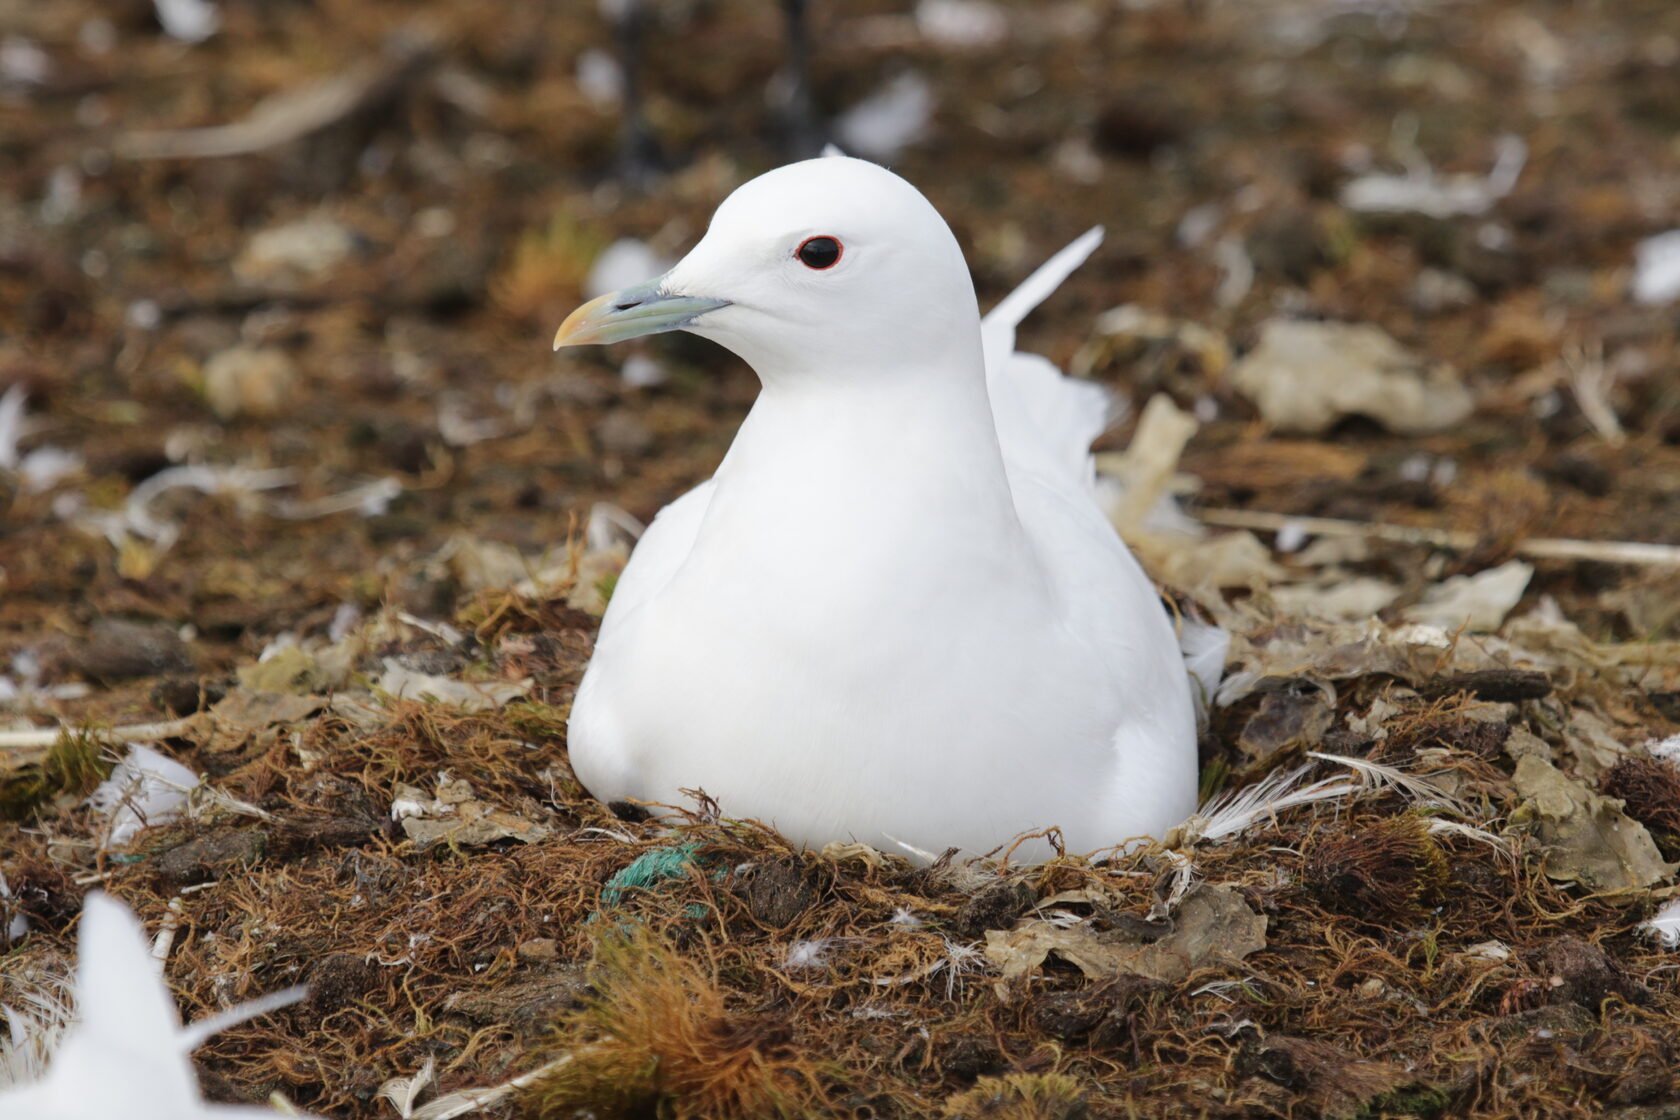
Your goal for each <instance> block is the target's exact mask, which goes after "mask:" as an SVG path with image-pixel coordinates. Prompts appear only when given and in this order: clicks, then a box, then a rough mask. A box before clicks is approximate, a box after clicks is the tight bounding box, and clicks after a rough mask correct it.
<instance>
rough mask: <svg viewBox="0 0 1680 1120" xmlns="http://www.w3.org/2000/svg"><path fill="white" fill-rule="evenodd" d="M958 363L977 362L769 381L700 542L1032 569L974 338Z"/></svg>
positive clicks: (841, 557) (769, 557)
mask: <svg viewBox="0 0 1680 1120" xmlns="http://www.w3.org/2000/svg"><path fill="white" fill-rule="evenodd" d="M961 358H962V360H963V364H964V365H967V366H968V367H969V368H962V366H961V365H957V364H955V363H953V365H952V366H951V367H950V368H944V369H930V368H928V367H926V366H922V367H919V368H916V369H913V370H911V369H905V370H896V371H894V370H883V369H881V368H880V367H875V368H874V369H871V370H869V371H868V372H867V373H863V374H859V373H857V372H856V371H855V370H854V371H853V372H852V373H851V374H850V375H849V376H848V374H847V371H845V370H833V371H817V370H812V371H809V374H808V375H806V376H798V375H783V376H779V377H773V378H762V380H763V381H764V390H763V392H762V393H761V394H760V395H759V398H758V400H757V402H755V404H754V405H753V409H752V412H751V413H750V414H749V415H748V417H747V419H746V421H745V422H744V423H743V424H742V426H741V430H740V432H739V433H738V434H737V436H736V438H735V442H734V443H733V444H732V445H731V447H730V449H729V454H728V455H727V456H726V457H725V459H724V461H723V463H722V465H721V466H720V467H719V468H718V471H717V475H716V479H717V488H716V491H715V493H714V495H713V497H712V500H711V504H710V507H709V509H708V511H707V515H706V519H705V522H704V524H703V525H702V528H701V532H700V537H699V540H698V541H697V546H698V547H699V548H700V549H701V550H706V549H707V548H708V547H709V546H711V545H714V544H715V546H716V548H717V551H718V552H720V553H722V552H725V551H729V552H735V553H736V554H737V558H739V555H740V552H741V550H743V549H747V550H749V551H750V550H751V548H761V549H762V550H763V551H764V554H765V558H766V561H767V563H777V562H786V563H798V562H800V560H801V558H802V557H803V556H805V555H808V554H819V555H825V556H830V557H833V558H834V562H835V563H836V564H840V565H843V564H844V562H845V558H846V557H853V558H857V557H858V556H859V555H860V554H861V553H869V552H870V550H871V549H874V550H882V549H889V550H894V551H896V552H897V553H898V554H900V555H901V556H903V557H905V558H908V557H911V556H919V557H925V558H928V559H931V560H934V561H937V562H940V563H951V564H957V565H968V564H970V563H977V562H983V563H986V564H988V565H989V564H994V563H1008V564H1016V565H1021V564H1030V556H1029V550H1028V549H1027V546H1026V541H1025V534H1024V533H1023V531H1022V528H1021V524H1020V521H1019V519H1018V517H1017V516H1016V512H1015V505H1014V501H1013V498H1012V496H1011V493H1010V487H1009V479H1008V476H1007V474H1006V473H1005V470H1004V464H1003V455H1002V452H1001V450H1000V448H999V445H998V437H997V429H996V426H995V424H994V422H993V419H992V412H991V404H990V401H989V399H988V398H987V394H986V382H985V376H984V373H983V372H982V367H981V364H980V356H979V349H978V339H976V346H975V348H974V353H973V354H972V355H968V354H966V353H964V354H962V355H961ZM743 542H747V543H745V544H744V543H743ZM980 552H984V553H986V554H987V555H986V556H984V557H983V558H981V557H979V556H977V553H980Z"/></svg>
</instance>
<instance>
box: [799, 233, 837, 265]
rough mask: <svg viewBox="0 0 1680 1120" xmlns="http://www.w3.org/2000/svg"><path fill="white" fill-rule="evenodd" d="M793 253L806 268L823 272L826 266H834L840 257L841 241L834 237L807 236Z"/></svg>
mask: <svg viewBox="0 0 1680 1120" xmlns="http://www.w3.org/2000/svg"><path fill="white" fill-rule="evenodd" d="M793 255H794V256H796V257H798V258H799V262H800V263H801V264H803V265H804V266H805V267H806V268H814V269H816V270H817V271H818V272H821V271H822V270H823V269H825V268H833V267H834V264H835V262H836V261H838V260H839V259H840V242H839V241H837V240H835V239H834V238H832V237H807V238H806V239H805V240H804V241H801V242H800V243H799V248H798V249H796V250H794V254H793Z"/></svg>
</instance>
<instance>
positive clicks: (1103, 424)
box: [980, 226, 1126, 486]
mask: <svg viewBox="0 0 1680 1120" xmlns="http://www.w3.org/2000/svg"><path fill="white" fill-rule="evenodd" d="M1102 239H1103V231H1102V227H1101V226H1094V227H1092V228H1091V229H1089V230H1087V231H1086V232H1085V233H1083V234H1081V235H1080V236H1079V237H1077V238H1075V239H1074V241H1073V242H1072V243H1071V244H1069V245H1068V246H1067V247H1066V248H1064V249H1063V250H1062V251H1061V252H1059V253H1057V254H1056V255H1055V256H1053V257H1051V258H1050V259H1049V260H1047V261H1045V262H1044V263H1043V264H1041V265H1039V266H1038V268H1037V269H1036V270H1035V271H1034V272H1033V274H1032V275H1031V276H1028V277H1027V278H1026V279H1025V280H1024V281H1022V282H1021V285H1020V287H1018V288H1016V289H1015V290H1014V291H1013V292H1011V293H1009V294H1008V295H1007V296H1005V297H1004V298H1003V299H1002V301H1000V302H999V303H998V305H997V306H996V307H994V308H992V310H991V311H990V312H989V313H988V314H987V315H986V317H985V318H984V319H982V320H981V322H980V336H981V343H982V345H983V347H984V349H985V354H986V386H987V389H988V391H989V392H990V393H991V397H992V414H993V416H994V417H995V418H996V421H997V428H998V440H999V442H1000V443H1001V444H1002V445H1003V451H1004V456H1005V458H1007V459H1009V460H1011V461H1012V462H1015V463H1017V464H1021V465H1027V466H1031V467H1032V468H1034V469H1036V470H1039V471H1051V472H1054V473H1055V474H1056V475H1060V476H1062V477H1066V478H1069V479H1070V480H1072V481H1075V482H1077V483H1079V484H1082V485H1084V486H1091V485H1093V484H1094V482H1095V472H1094V469H1093V466H1092V462H1091V444H1092V442H1093V441H1095V440H1096V438H1097V437H1098V436H1100V435H1102V434H1103V433H1104V432H1105V431H1107V430H1108V429H1109V428H1111V427H1113V426H1114V424H1115V423H1117V422H1118V421H1119V420H1120V418H1121V417H1122V416H1124V415H1125V411H1126V402H1125V400H1124V398H1122V397H1120V396H1119V395H1118V394H1116V393H1115V392H1113V391H1112V390H1110V389H1109V388H1107V387H1106V386H1103V385H1098V384H1097V383H1096V382H1094V381H1081V380H1078V379H1076V378H1072V377H1068V376H1066V375H1064V374H1063V373H1062V371H1061V370H1059V369H1057V368H1056V366H1055V365H1054V364H1052V363H1051V362H1050V361H1048V360H1047V359H1045V358H1042V357H1039V356H1038V355H1037V354H1021V353H1017V352H1016V350H1015V328H1016V327H1017V326H1019V325H1020V323H1021V320H1022V319H1025V318H1026V317H1027V315H1028V314H1029V313H1031V312H1032V310H1033V309H1034V308H1035V307H1037V306H1038V305H1039V304H1041V303H1043V302H1044V301H1045V299H1046V298H1048V297H1049V295H1050V293H1052V292H1054V291H1055V290H1056V289H1057V288H1059V287H1060V286H1061V284H1062V282H1063V281H1064V280H1066V279H1067V278H1068V277H1069V276H1070V275H1071V274H1072V273H1073V270H1074V269H1076V268H1078V267H1079V266H1080V265H1081V264H1084V263H1085V260H1086V258H1087V257H1089V256H1090V255H1091V254H1092V253H1093V252H1094V251H1095V250H1096V248H1097V246H1098V245H1100V244H1102Z"/></svg>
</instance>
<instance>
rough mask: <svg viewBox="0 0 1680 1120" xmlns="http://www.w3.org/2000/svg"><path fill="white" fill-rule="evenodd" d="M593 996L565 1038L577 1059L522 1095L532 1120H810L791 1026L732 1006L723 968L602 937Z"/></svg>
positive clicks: (562, 1044)
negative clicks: (592, 1119)
mask: <svg viewBox="0 0 1680 1120" xmlns="http://www.w3.org/2000/svg"><path fill="white" fill-rule="evenodd" d="M597 966H598V972H597V977H596V980H595V985H594V986H595V996H594V998H593V999H591V1000H589V1001H588V1003H587V1004H586V1006H585V1007H584V1008H583V1009H581V1010H580V1011H578V1012H576V1013H574V1014H572V1015H571V1016H569V1017H568V1018H567V1019H566V1020H565V1021H564V1022H562V1024H561V1025H560V1027H559V1029H558V1035H557V1038H556V1042H557V1043H558V1048H559V1049H560V1050H561V1051H562V1052H565V1053H570V1054H572V1055H573V1060H572V1061H570V1062H568V1063H567V1064H566V1065H564V1066H562V1067H560V1068H559V1069H557V1070H556V1071H555V1072H554V1073H552V1074H550V1075H549V1076H547V1077H545V1078H543V1079H542V1080H541V1081H539V1082H537V1083H536V1084H535V1085H534V1086H533V1087H532V1088H531V1089H530V1090H529V1091H528V1092H527V1093H526V1095H525V1106H524V1107H525V1110H526V1112H525V1114H526V1115H528V1116H531V1117H533V1118H536V1120H544V1118H550V1117H552V1118H555V1120H559V1118H561V1117H572V1116H574V1115H576V1114H578V1112H579V1111H580V1110H583V1109H587V1110H588V1111H589V1112H590V1113H591V1114H593V1115H596V1116H599V1117H603V1118H610V1117H624V1118H626V1120H628V1118H631V1117H641V1116H660V1117H671V1118H673V1120H757V1118H761V1117H795V1116H802V1115H808V1114H809V1109H810V1108H811V1107H812V1105H813V1103H814V1101H815V1098H816V1088H815V1086H816V1077H815V1074H814V1070H813V1069H812V1067H811V1065H810V1064H809V1060H808V1059H797V1058H795V1057H794V1054H793V1049H792V1047H791V1045H790V1043H791V1041H792V1034H791V1031H790V1029H789V1026H788V1024H787V1023H786V1022H785V1021H784V1020H782V1019H780V1018H778V1017H775V1016H770V1015H765V1014H749V1013H744V1012H741V1011H738V1010H735V1009H734V1008H732V1007H731V1005H730V1003H731V1001H730V997H729V994H728V993H726V992H725V991H724V989H723V988H721V987H720V986H719V984H718V981H717V979H716V973H715V970H707V969H703V968H702V967H701V966H700V965H699V964H698V963H696V962H695V961H693V960H691V959H689V958H687V957H684V956H681V955H679V954H678V953H677V952H675V951H674V950H673V949H672V948H671V947H670V946H669V945H667V944H665V943H664V942H662V941H660V940H659V939H658V938H657V937H656V936H655V935H654V934H652V933H650V932H648V931H647V930H645V929H642V928H640V927H636V928H633V929H629V930H616V931H613V932H611V933H609V934H608V935H606V936H604V937H603V938H602V939H601V941H600V943H599V948H598V956H597Z"/></svg>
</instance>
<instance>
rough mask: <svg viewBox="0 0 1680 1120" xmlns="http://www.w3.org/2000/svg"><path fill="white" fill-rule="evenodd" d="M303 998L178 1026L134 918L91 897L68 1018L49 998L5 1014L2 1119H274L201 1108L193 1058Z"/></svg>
mask: <svg viewBox="0 0 1680 1120" xmlns="http://www.w3.org/2000/svg"><path fill="white" fill-rule="evenodd" d="M305 994H306V993H305V990H304V989H303V988H291V989H287V990H286V991H282V992H276V993H274V994H272V995H269V996H264V997H263V998H261V999H257V1000H252V1001H250V1002H248V1003H243V1004H240V1005H239V1006H237V1007H233V1008H230V1009H228V1010H227V1011H224V1012H222V1013H221V1014H219V1015H214V1016H211V1017H210V1018H208V1019H204V1020H201V1021H200V1022H197V1023H194V1024H192V1025H191V1026H188V1027H185V1028H183V1027H182V1026H181V1023H180V1018H179V1017H178V1015H177V1013H176V1010H175V1001H174V999H173V998H172V997H171V996H170V993H169V988H168V986H167V985H166V984H165V983H164V981H163V978H162V977H161V976H160V975H159V974H158V972H157V964H156V962H154V961H153V959H152V955H151V951H150V948H149V946H148V944H147V941H146V936H145V930H144V929H143V928H142V927H141V925H140V922H139V919H137V918H136V917H135V916H134V914H133V913H132V912H131V911H130V910H129V909H128V907H126V906H124V905H123V904H122V903H121V902H119V901H117V900H116V899H114V898H112V897H111V896H110V895H107V894H104V893H102V892H99V891H95V892H94V893H92V894H90V895H88V896H87V900H86V901H85V902H84V903H83V910H82V925H81V934H80V938H79V952H78V956H77V961H76V1009H75V1011H74V1013H70V1012H69V1011H68V1008H67V1006H66V1004H65V1002H64V1001H61V1000H57V998H56V996H55V995H54V994H53V993H50V992H48V993H47V994H46V996H45V997H44V998H41V999H34V998H33V997H32V998H31V1002H32V1003H33V1004H34V1007H33V1009H24V1010H22V1011H19V1010H18V1009H16V1008H7V1009H6V1019H7V1023H8V1026H9V1027H10V1028H11V1030H12V1032H13V1033H12V1036H11V1038H10V1040H9V1041H8V1043H7V1045H6V1050H5V1056H6V1060H5V1062H4V1064H0V1076H4V1077H10V1078H15V1080H12V1081H10V1082H9V1083H8V1082H7V1081H4V1080H0V1116H5V1117H8V1118H9V1117H13V1116H17V1117H28V1118H29V1120H238V1118H240V1117H244V1118H247V1120H257V1118H272V1117H274V1116H275V1115H276V1113H275V1112H274V1111H273V1110H271V1109H267V1108H260V1107H255V1106H241V1105H219V1104H211V1103H209V1102H206V1101H205V1100H204V1099H203V1098H202V1097H201V1096H200V1095H199V1091H198V1079H197V1077H196V1076H195V1075H194V1072H193V1066H192V1058H191V1053H192V1051H193V1049H194V1048H196V1047H197V1046H199V1045H201V1044H202V1043H203V1042H204V1040H205V1039H206V1038H208V1037H209V1036H210V1035H212V1034H214V1033H216V1032H218V1031H222V1030H226V1029H227V1028H229V1027H231V1026H234V1025H235V1024H237V1023H241V1022H244V1021H245V1020H246V1019H249V1018H251V1017H253V1016H255V1015H261V1014H265V1013H266V1012H269V1011H272V1010H274V1009H275V1008H277V1007H283V1006H285V1005H287V1004H289V1003H294V1002H296V1001H297V1000H299V999H302V998H303V996H304V995H305ZM14 1055H15V1056H16V1057H15V1058H14ZM42 1059H44V1069H43V1068H42V1061H41V1060H42ZM20 1074H21V1075H22V1076H19V1075H20Z"/></svg>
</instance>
